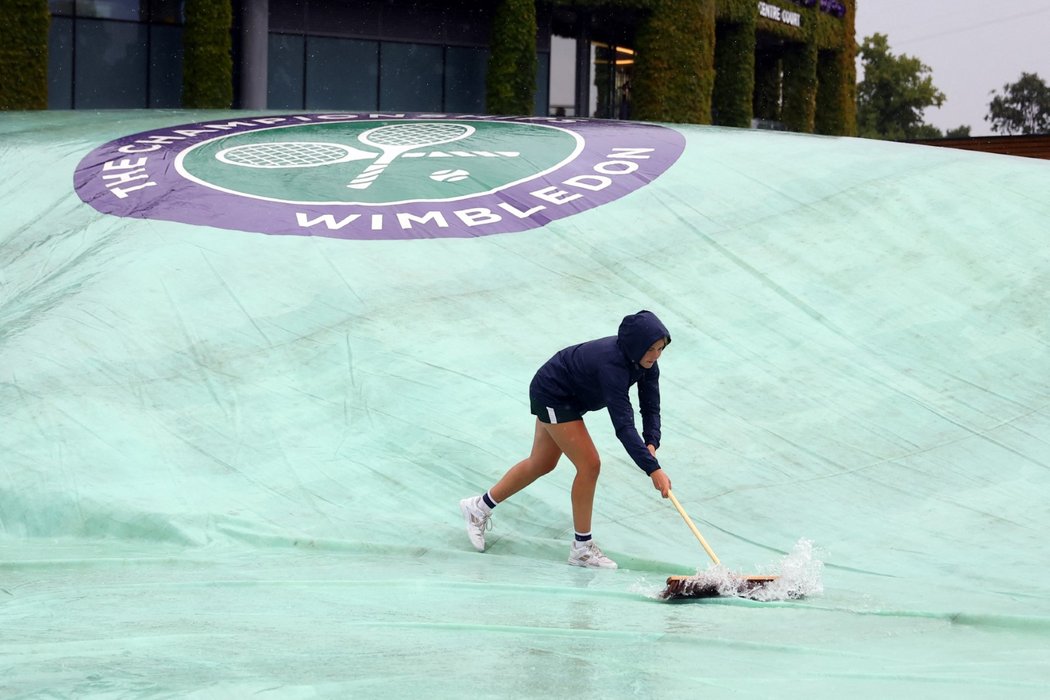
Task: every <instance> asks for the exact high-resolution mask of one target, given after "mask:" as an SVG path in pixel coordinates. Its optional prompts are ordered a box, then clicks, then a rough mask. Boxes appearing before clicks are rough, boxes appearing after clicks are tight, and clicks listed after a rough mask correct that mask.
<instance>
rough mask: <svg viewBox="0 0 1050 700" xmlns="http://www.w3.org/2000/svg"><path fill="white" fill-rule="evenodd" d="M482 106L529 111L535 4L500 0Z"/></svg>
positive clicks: (533, 73)
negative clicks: (483, 104)
mask: <svg viewBox="0 0 1050 700" xmlns="http://www.w3.org/2000/svg"><path fill="white" fill-rule="evenodd" d="M489 47H490V50H489V67H488V73H487V75H486V77H485V108H486V110H487V111H488V112H489V113H490V114H532V112H533V97H534V95H535V92H536V3H535V2H534V0H499V2H498V3H497V4H496V7H495V12H494V14H493V18H492V34H491V38H490V40H489Z"/></svg>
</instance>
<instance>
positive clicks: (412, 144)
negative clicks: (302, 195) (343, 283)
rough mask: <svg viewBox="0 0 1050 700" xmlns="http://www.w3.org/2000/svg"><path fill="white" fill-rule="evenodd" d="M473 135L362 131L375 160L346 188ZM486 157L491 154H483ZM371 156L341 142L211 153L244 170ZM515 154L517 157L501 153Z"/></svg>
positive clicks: (431, 129)
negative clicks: (407, 157) (422, 150)
mask: <svg viewBox="0 0 1050 700" xmlns="http://www.w3.org/2000/svg"><path fill="white" fill-rule="evenodd" d="M474 132H475V128H474V127H473V126H470V125H469V124H456V123H448V122H420V123H412V124H388V125H386V126H380V127H376V128H375V129H369V130H368V131H365V132H364V133H362V134H361V135H360V136H358V137H357V140H358V141H360V142H361V143H362V144H363V145H365V146H368V147H369V148H375V149H379V157H378V158H376V160H375V162H373V163H372V164H370V165H369V166H368V167H367V168H365V169H364V171H363V172H362V173H361V174H360V175H358V176H357V177H355V178H354V179H353V180H352V181H351V182H350V184H348V185H347V187H350V188H352V189H355V190H364V189H368V188H369V187H371V185H372V183H374V182H375V181H376V180H377V179H379V176H380V175H382V174H383V172H384V171H385V170H386V169H387V167H388V166H389V165H390V164H391V163H393V162H394V161H395V160H396V159H397V158H399V157H401V156H403V155H405V154H406V153H408V152H409V151H414V150H416V149H419V148H432V147H434V146H441V145H444V144H447V143H452V142H453V141H459V140H460V139H465V138H466V137H468V136H470V135H471V134H473V133H474ZM485 153H486V154H487V155H495V154H491V153H488V152H485ZM375 155H376V154H375V153H371V152H368V151H363V150H361V149H359V148H356V147H354V146H347V145H345V144H341V143H330V142H319V141H278V142H271V143H249V144H243V145H241V146H233V147H231V148H227V149H224V150H222V151H219V152H218V153H216V154H215V157H216V159H218V160H220V161H222V162H223V163H227V164H229V165H238V166H242V167H248V168H315V167H318V166H322V165H335V164H336V163H346V162H349V161H354V160H365V159H368V158H374V157H375ZM505 155H517V154H505Z"/></svg>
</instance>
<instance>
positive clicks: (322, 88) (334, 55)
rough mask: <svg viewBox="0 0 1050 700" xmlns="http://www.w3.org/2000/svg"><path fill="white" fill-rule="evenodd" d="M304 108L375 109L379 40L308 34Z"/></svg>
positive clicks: (376, 105)
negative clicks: (334, 37) (309, 35)
mask: <svg viewBox="0 0 1050 700" xmlns="http://www.w3.org/2000/svg"><path fill="white" fill-rule="evenodd" d="M306 45H307V54H306V108H307V109H342V110H355V111H358V110H359V111H369V110H375V109H376V108H377V107H378V106H379V105H378V104H376V102H377V88H378V84H379V44H378V42H375V41H357V40H354V39H329V38H325V37H316V36H314V37H309V38H308V40H307V44H306Z"/></svg>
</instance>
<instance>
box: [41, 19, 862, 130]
mask: <svg viewBox="0 0 1050 700" xmlns="http://www.w3.org/2000/svg"><path fill="white" fill-rule="evenodd" d="M223 1H225V0H216V2H223ZM523 1H524V2H527V3H528V7H527V8H526V9H527V10H529V11H528V12H527V13H522V15H521V17H522V18H523V19H522V20H521V22H522V24H524V25H525V26H523V27H521V29H522V30H523V31H528V32H530V33H531V34H532V35H534V36H535V43H534V45H530V46H528V51H527V52H524V53H526V54H528V55H524V56H523V57H522V61H523V62H520V63H519V65H527V66H529V67H530V68H529V69H530V70H533V71H534V73H535V76H534V80H533V81H531V85H530V86H529V87H531V99H529V100H528V101H527V102H526V103H525V104H531V105H532V110H531V111H532V113H533V114H535V115H553V114H566V115H573V116H586V117H599V118H631V119H641V120H653V121H672V122H673V121H677V122H692V123H713V124H722V125H728V126H740V127H747V126H755V125H758V126H771V127H774V128H785V129H789V130H793V131H802V132H817V133H828V134H847V135H848V134H852V133H853V132H854V131H855V107H854V93H855V83H856V71H855V67H854V62H855V55H856V40H855V32H854V22H853V18H854V11H855V0H769V1H768V2H767V1H757V0H534V2H533V0H494V1H491V2H476V1H473V0H411V1H409V0H357V1H355V2H345V1H343V0H232V22H231V26H230V28H229V29H230V33H231V36H232V51H231V53H232V81H233V85H232V88H233V89H232V94H233V102H232V105H227V106H232V107H236V108H244V109H279V110H313V111H316V110H345V111H373V110H381V111H389V110H397V111H412V112H449V113H475V112H486V111H493V110H492V109H491V107H492V106H491V104H489V101H490V100H487V94H486V80H487V77H488V72H489V70H490V66H491V65H492V64H493V63H494V62H495V59H496V58H497V57H498V58H503V57H504V56H503V54H504V53H506V52H508V51H518V52H519V53H521V49H520V48H509V42H508V41H506V40H505V38H504V36H503V35H502V34H500V33H498V32H497V31H495V30H494V23H495V22H496V20H497V17H498V16H500V12H503V13H504V14H503V16H502V19H503V20H506V16H507V15H506V13H507V12H511V13H513V12H514V11H515V7H514V6H521V4H522V2H523ZM185 4H186V0H49V9H50V14H51V21H50V28H49V30H48V36H47V57H48V58H47V61H48V63H47V106H48V108H50V109H109V108H122V109H130V108H177V107H182V106H184V105H183V102H182V94H183V92H182V84H183V79H184V75H183V73H184V71H183V67H184V64H185V52H186V51H187V48H186V45H187V26H186V21H185ZM512 16H513V15H512ZM515 58H516V57H515ZM216 106H218V105H216Z"/></svg>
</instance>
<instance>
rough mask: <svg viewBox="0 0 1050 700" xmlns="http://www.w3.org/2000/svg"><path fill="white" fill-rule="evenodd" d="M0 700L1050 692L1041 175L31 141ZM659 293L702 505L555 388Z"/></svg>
mask: <svg viewBox="0 0 1050 700" xmlns="http://www.w3.org/2000/svg"><path fill="white" fill-rule="evenodd" d="M0 155H2V158H0V175H2V177H0V210H2V212H3V215H2V217H0V697H4V698H32V697H48V698H61V697H69V698H95V697H98V698H137V697H143V698H146V697H195V698H239V697H264V698H265V697H274V698H314V697H324V698H344V697H361V698H380V697H382V698H408V697H420V696H422V695H424V694H426V695H428V696H429V697H492V698H526V697H536V698H539V697H581V698H671V697H730V696H733V697H820V698H840V697H849V696H852V697H924V698H959V697H982V698H983V697H995V698H1000V697H1016V698H1036V697H1045V696H1047V694H1050V584H1048V578H1050V553H1048V552H1050V548H1048V546H1047V532H1048V527H1050V505H1048V504H1050V498H1048V495H1050V321H1048V318H1050V316H1048V309H1050V225H1048V222H1050V194H1048V193H1050V163H1047V162H1043V161H1037V160H1027V159H1019V158H1011V157H1006V156H997V155H987V154H979V153H972V152H964V151H958V150H950V149H940V148H930V147H924V146H914V145H905V144H894V143H885V142H876V141H869V140H860V139H850V138H827V137H815V136H806V135H797V134H786V133H770V132H761V131H749V130H732V129H720V128H713V127H699V126H672V125H644V124H631V123H618V122H597V121H593V122H592V121H574V120H529V119H502V120H500V119H484V118H481V117H469V116H460V117H445V116H442V115H400V114H384V115H318V114H300V115H287V114H282V115H273V114H244V113H235V112H101V113H59V112H46V113H37V114H7V115H3V116H2V117H0ZM639 309H649V310H651V311H653V312H654V313H656V314H657V315H658V316H659V317H660V318H661V319H662V320H663V322H664V323H665V324H666V325H667V326H668V328H669V329H670V332H671V335H672V337H673V343H672V344H671V345H670V347H669V348H668V349H667V351H666V352H665V353H664V355H663V357H662V358H661V359H660V368H661V380H662V381H661V393H662V416H663V429H664V434H663V442H662V445H661V448H660V451H659V453H658V457H659V458H660V461H661V463H662V464H663V465H664V468H665V470H666V471H667V473H668V475H669V476H670V477H671V479H672V481H673V484H674V491H675V494H676V495H677V497H678V498H679V500H680V501H681V502H682V504H683V506H684V507H685V508H686V510H687V511H688V512H689V513H690V515H691V516H692V517H693V519H694V521H695V522H696V525H697V527H698V528H699V530H700V531H701V532H702V533H703V534H704V536H705V537H706V539H707V541H708V542H709V543H710V545H711V546H712V548H713V549H714V551H716V552H717V553H718V556H719V557H720V558H721V560H722V563H723V566H724V567H725V568H726V569H728V570H731V571H739V572H745V573H773V574H780V575H781V576H782V581H784V582H786V583H789V584H790V586H791V591H792V592H794V593H801V594H803V597H801V598H796V597H792V596H791V595H788V594H787V590H786V589H785V590H783V591H780V592H777V591H774V592H773V595H770V596H767V598H768V599H763V600H751V599H744V598H738V597H721V598H713V599H705V600H695V601H687V602H682V603H670V602H666V601H663V600H660V598H659V597H658V594H659V593H660V591H661V590H662V589H663V587H664V581H665V579H666V577H667V576H669V575H681V574H696V573H697V572H705V571H707V570H708V569H709V567H711V566H712V564H711V562H710V560H709V559H708V557H707V555H706V554H705V553H704V551H703V550H702V549H701V547H700V546H699V543H698V542H697V540H696V539H695V538H694V536H693V534H692V533H691V531H690V530H689V528H688V527H687V526H686V524H685V523H684V522H683V520H682V519H681V518H680V517H679V515H678V513H677V512H676V510H675V509H674V508H673V507H671V505H670V504H669V502H668V501H666V500H664V499H661V498H660V495H659V493H657V492H656V491H654V490H653V488H652V485H651V483H650V481H649V479H647V478H646V477H645V475H644V474H643V473H642V471H641V470H639V469H638V468H637V467H636V466H635V465H634V464H633V463H632V462H631V460H630V459H629V458H628V456H627V455H626V453H625V452H624V450H623V448H622V447H621V446H620V443H619V442H618V441H617V439H616V438H615V436H614V435H613V433H612V427H611V425H610V423H609V419H608V416H607V414H606V413H605V412H604V411H601V412H596V413H591V414H588V415H587V417H586V421H587V424H588V426H589V428H590V431H591V434H592V435H593V436H594V438H595V441H596V444H597V446H598V449H599V451H600V453H601V455H602V476H601V479H600V481H599V484H598V495H597V500H596V505H595V514H594V533H595V537H596V538H597V540H598V542H599V543H600V545H601V546H602V548H603V549H604V551H605V552H606V554H608V555H609V556H610V557H612V558H613V559H615V560H616V561H617V562H618V563H619V566H620V568H619V569H618V570H615V571H596V570H586V569H580V568H577V567H571V566H568V565H567V563H566V556H567V554H568V546H569V541H570V539H571V536H572V520H571V515H570V502H569V487H570V484H571V482H572V477H573V475H574V470H573V467H572V465H571V464H569V463H568V462H567V461H565V460H563V463H562V464H560V465H559V466H558V468H557V469H556V470H555V471H554V472H553V473H551V474H550V475H548V476H547V477H544V478H543V479H541V480H540V481H538V482H536V483H535V484H533V485H532V486H531V487H530V488H529V489H527V490H526V491H523V492H521V493H520V494H518V495H516V496H515V497H514V498H512V499H509V500H508V501H506V502H505V503H502V504H500V506H499V507H498V508H497V509H496V511H495V514H494V517H493V523H494V529H493V530H491V531H490V532H489V533H487V534H488V541H489V547H488V550H487V551H486V552H484V553H478V552H476V551H475V550H474V549H473V548H472V547H471V545H470V542H469V541H468V539H467V536H466V532H465V529H464V524H463V520H462V516H461V515H460V512H459V508H458V501H459V500H460V499H461V498H464V497H467V496H474V495H478V494H480V493H482V492H483V491H484V490H485V489H487V488H489V487H490V486H491V485H492V484H493V483H494V482H495V481H496V480H497V479H498V478H499V477H500V476H501V475H502V474H503V473H504V471H505V470H506V469H507V468H509V467H510V466H511V465H512V464H514V463H515V462H517V461H518V460H519V459H521V458H522V457H524V456H525V455H526V454H527V453H528V450H529V447H530V445H531V438H532V432H533V418H532V416H530V414H529V405H528V384H529V381H530V379H531V378H532V375H533V373H534V372H535V370H536V368H538V367H539V365H540V364H542V363H543V362H544V361H545V360H547V359H548V358H549V357H550V356H551V355H552V354H553V353H554V352H555V351H557V350H559V349H560V348H562V347H565V346H567V345H571V344H574V343H577V342H581V341H584V340H588V339H591V338H597V337H601V336H607V335H613V334H615V332H616V328H617V325H618V324H619V322H620V319H621V318H622V317H623V316H625V315H627V314H630V313H634V312H636V311H638V310H639Z"/></svg>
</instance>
